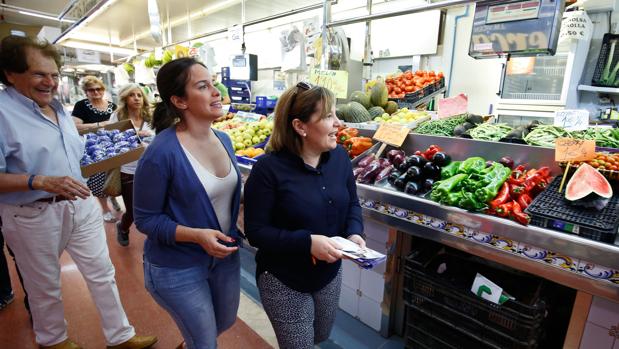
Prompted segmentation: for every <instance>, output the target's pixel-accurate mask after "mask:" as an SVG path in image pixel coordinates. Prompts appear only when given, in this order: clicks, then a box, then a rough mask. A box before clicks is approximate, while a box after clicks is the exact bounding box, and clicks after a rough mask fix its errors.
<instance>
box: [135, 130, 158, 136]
mask: <svg viewBox="0 0 619 349" xmlns="http://www.w3.org/2000/svg"><path fill="white" fill-rule="evenodd" d="M154 135H155V133H153V131H149V130H139V131H138V136H140V137H150V136H154Z"/></svg>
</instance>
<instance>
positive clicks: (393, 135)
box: [374, 123, 410, 147]
mask: <svg viewBox="0 0 619 349" xmlns="http://www.w3.org/2000/svg"><path fill="white" fill-rule="evenodd" d="M409 132H410V129H409V128H408V127H405V126H402V125H399V124H395V123H382V124H381V125H380V127H379V128H378V130H376V133H375V134H374V139H375V140H377V141H379V142H383V143H387V144H389V145H392V146H394V147H401V146H402V143H404V141H405V140H406V136H408V133H409Z"/></svg>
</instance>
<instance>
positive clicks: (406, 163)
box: [398, 156, 413, 173]
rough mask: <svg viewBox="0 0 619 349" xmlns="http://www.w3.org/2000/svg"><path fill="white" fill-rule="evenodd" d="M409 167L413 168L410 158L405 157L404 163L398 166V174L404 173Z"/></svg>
mask: <svg viewBox="0 0 619 349" xmlns="http://www.w3.org/2000/svg"><path fill="white" fill-rule="evenodd" d="M411 166H413V163H412V162H411V157H410V156H407V157H405V158H404V162H402V163H401V164H400V167H398V170H400V172H402V173H404V172H406V170H408V168H409V167H411Z"/></svg>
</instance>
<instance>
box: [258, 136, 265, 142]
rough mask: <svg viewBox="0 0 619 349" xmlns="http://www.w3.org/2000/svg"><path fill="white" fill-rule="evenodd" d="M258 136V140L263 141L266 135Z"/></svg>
mask: <svg viewBox="0 0 619 349" xmlns="http://www.w3.org/2000/svg"><path fill="white" fill-rule="evenodd" d="M258 138H259V139H260V142H264V141H266V139H267V136H266V135H260V136H258Z"/></svg>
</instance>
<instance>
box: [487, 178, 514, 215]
mask: <svg viewBox="0 0 619 349" xmlns="http://www.w3.org/2000/svg"><path fill="white" fill-rule="evenodd" d="M509 199H510V195H509V184H508V183H507V182H505V183H503V185H502V186H501V189H500V190H499V194H498V195H497V196H496V197H495V198H494V200H492V201H490V208H491V209H496V208H497V207H498V206H499V205H501V204H504V203H506V202H507V200H509Z"/></svg>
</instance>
